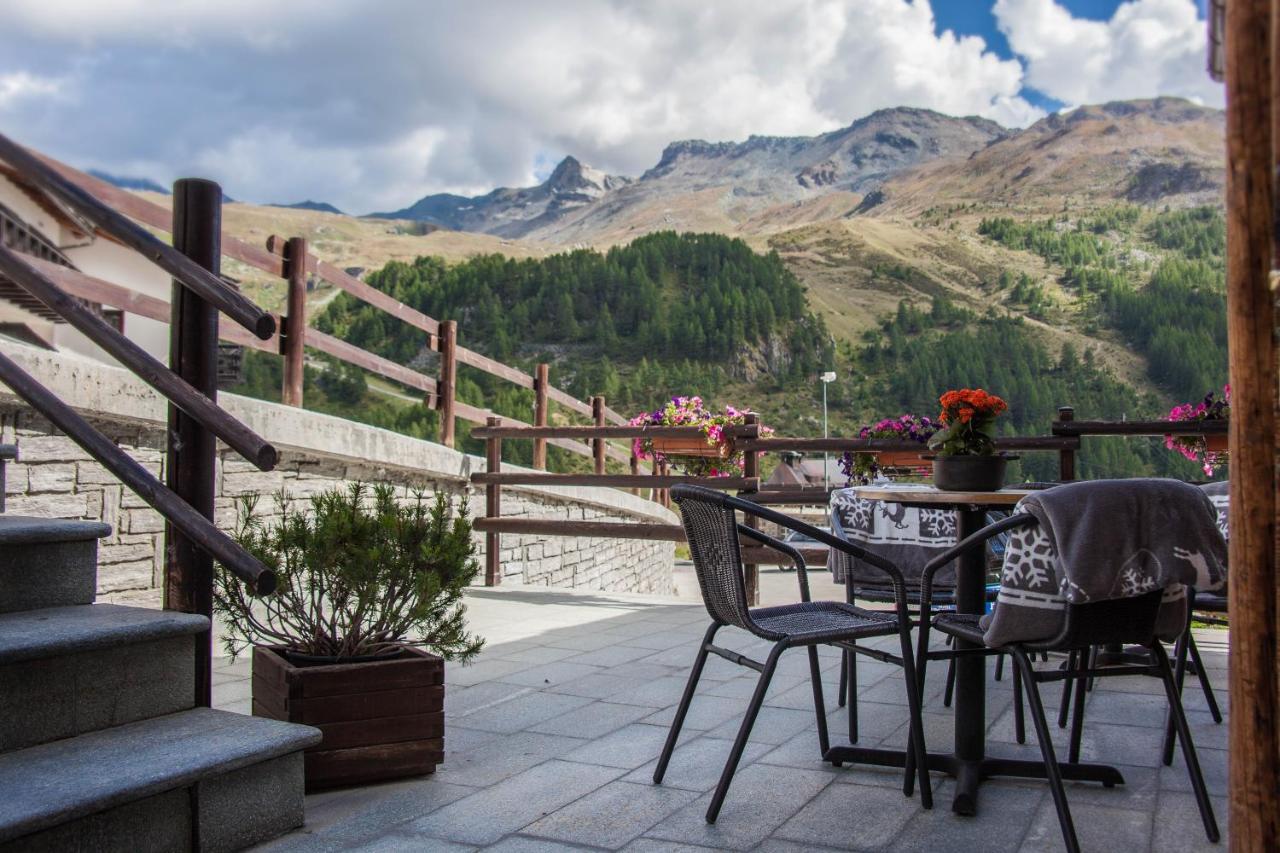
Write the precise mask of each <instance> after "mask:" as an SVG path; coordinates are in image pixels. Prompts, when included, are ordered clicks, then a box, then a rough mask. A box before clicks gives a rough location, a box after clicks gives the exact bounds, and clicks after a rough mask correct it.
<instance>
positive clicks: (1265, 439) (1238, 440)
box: [1225, 0, 1280, 851]
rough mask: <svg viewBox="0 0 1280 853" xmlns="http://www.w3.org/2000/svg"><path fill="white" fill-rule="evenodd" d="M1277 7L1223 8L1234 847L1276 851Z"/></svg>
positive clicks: (1249, 3) (1250, 1) (1279, 813)
mask: <svg viewBox="0 0 1280 853" xmlns="http://www.w3.org/2000/svg"><path fill="white" fill-rule="evenodd" d="M1274 5H1275V4H1274V3H1273V2H1269V0H1231V2H1229V3H1227V8H1226V32H1225V41H1226V78H1227V79H1226V84H1227V116H1226V125H1227V186H1226V220H1227V332H1228V336H1229V344H1230V345H1229V364H1230V368H1231V426H1230V449H1231V486H1230V501H1231V504H1230V505H1231V509H1230V525H1231V539H1230V543H1229V560H1230V565H1231V583H1230V585H1229V587H1228V595H1229V598H1230V600H1229V605H1228V606H1229V608H1230V611H1231V656H1230V696H1231V723H1230V726H1229V734H1228V737H1229V746H1230V758H1229V761H1228V767H1229V774H1230V780H1229V789H1228V790H1229V803H1230V809H1231V816H1230V820H1229V823H1230V827H1231V849H1232V850H1235V851H1246V850H1277V849H1280V726H1277V720H1278V719H1280V684H1278V682H1277V678H1278V676H1277V648H1278V643H1277V641H1278V640H1280V636H1278V634H1277V601H1276V598H1277V574H1276V531H1277V521H1276V485H1277V484H1276V467H1275V466H1276V452H1275V447H1276V403H1277V401H1276V350H1275V343H1274V334H1275V308H1274V303H1273V299H1274V297H1273V294H1272V292H1271V289H1270V286H1269V281H1270V271H1271V259H1272V230H1273V216H1274V213H1275V210H1274V202H1275V199H1274V196H1273V192H1274V188H1273V181H1274V179H1275V173H1274V161H1273V158H1274V156H1275V150H1276V149H1275V144H1274V143H1275V140H1273V138H1272V116H1271V108H1272V104H1273V98H1274V97H1275V93H1273V91H1272V67H1271V49H1272V48H1271V43H1270V38H1271V37H1272V36H1273V35H1274V34H1273V33H1272V26H1273V6H1274Z"/></svg>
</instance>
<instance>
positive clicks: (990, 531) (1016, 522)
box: [920, 512, 1039, 619]
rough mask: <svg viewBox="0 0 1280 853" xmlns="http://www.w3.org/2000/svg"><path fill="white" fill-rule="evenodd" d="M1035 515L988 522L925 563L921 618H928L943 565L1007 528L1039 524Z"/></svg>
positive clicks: (984, 543)
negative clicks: (934, 589)
mask: <svg viewBox="0 0 1280 853" xmlns="http://www.w3.org/2000/svg"><path fill="white" fill-rule="evenodd" d="M1038 523H1039V522H1038V521H1037V520H1036V517H1035V516H1034V515H1031V514H1030V513H1026V512H1020V513H1018V514H1016V515H1011V516H1009V517H1008V518H1002V519H1000V520H999V521H996V522H993V523H991V524H988V525H987V526H986V527H984V528H982V529H981V530H979V531H978V532H976V533H973V534H971V535H969V536H966V537H965V538H964V539H962V540H960V541H959V542H957V543H956V544H954V545H952V546H951V547H950V548H948V549H947V550H945V551H943V552H942V553H941V554H939V555H938V556H936V557H934V558H933V559H932V560H930V561H929V562H928V563H926V564H925V567H924V570H923V571H921V573H920V616H921V619H924V618H927V614H928V613H929V610H930V608H931V607H932V606H933V576H934V575H936V574H937V573H938V570H939V569H941V568H942V567H943V566H945V565H947V564H948V563H950V562H951V561H952V560H955V559H956V558H958V557H962V556H964V555H965V554H968V553H969V552H971V551H973V550H974V549H975V548H981V547H983V546H985V545H986V542H987V540H988V539H990V538H991V537H993V536H998V535H999V534H1001V533H1004V532H1005V531H1006V530H1012V529H1013V528H1015V527H1024V526H1027V525H1031V524H1038Z"/></svg>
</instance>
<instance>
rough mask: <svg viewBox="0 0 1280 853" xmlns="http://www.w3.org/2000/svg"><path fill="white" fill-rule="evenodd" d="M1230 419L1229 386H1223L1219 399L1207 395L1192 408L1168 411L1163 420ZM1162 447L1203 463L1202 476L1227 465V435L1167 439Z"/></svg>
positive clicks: (1170, 437)
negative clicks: (1219, 466)
mask: <svg viewBox="0 0 1280 853" xmlns="http://www.w3.org/2000/svg"><path fill="white" fill-rule="evenodd" d="M1230 417H1231V386H1230V385H1224V386H1222V396H1221V397H1218V396H1217V394H1215V393H1214V392H1212V391H1210V392H1209V393H1208V394H1205V395H1204V399H1203V400H1201V401H1200V402H1199V403H1196V404H1195V405H1194V406H1193V405H1192V404H1190V403H1182V404H1181V405H1178V406H1174V407H1173V408H1172V409H1170V410H1169V416H1168V417H1167V418H1166V420H1169V421H1176V422H1186V421H1226V420H1228V419H1229V418H1230ZM1164 446H1165V447H1166V448H1168V449H1169V450H1176V451H1178V452H1179V453H1181V454H1182V455H1183V456H1185V457H1187V458H1188V459H1190V460H1191V461H1192V462H1201V461H1203V465H1202V467H1203V469H1204V473H1205V476H1208V477H1212V476H1213V471H1214V468H1215V467H1217V466H1218V465H1225V464H1226V463H1227V434H1226V433H1225V432H1215V433H1208V434H1200V435H1166V436H1165V437H1164Z"/></svg>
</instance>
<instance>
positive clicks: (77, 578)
mask: <svg viewBox="0 0 1280 853" xmlns="http://www.w3.org/2000/svg"><path fill="white" fill-rule="evenodd" d="M110 532H111V529H110V528H109V527H108V526H107V525H105V524H101V523H98V522H88V521H64V520H48V519H40V518H28V517H19V516H10V515H0V853H10V852H11V851H34V850H42V851H43V850H75V851H131V853H133V851H150V850H157V851H160V850H163V851H172V850H201V851H224V850H239V849H241V848H244V847H247V846H249V845H252V844H255V843H258V842H260V841H264V840H266V839H269V838H272V837H274V836H276V835H279V834H281V833H283V832H286V831H288V830H290V829H293V828H295V827H298V826H300V825H301V824H302V819H303V776H302V770H303V767H302V750H303V749H305V748H306V747H308V746H311V745H312V744H314V743H317V742H319V740H320V732H319V731H318V730H316V729H313V728H310V727H308V726H296V725H291V724H288V723H280V722H276V721H273V720H266V719H260V718H257V717H247V716H244V715H240V714H232V713H227V712H224V711H214V710H212V709H209V708H197V707H195V687H194V665H195V647H196V646H195V639H194V638H195V635H196V634H199V633H200V632H202V631H204V630H207V629H208V627H209V623H208V620H207V619H205V618H204V617H203V616H195V615H190V614H185V613H174V612H167V611H157V610H149V609H144V608H137V607H125V606H119V605H111V604H95V603H94V593H95V588H96V582H97V547H98V539H100V538H101V537H104V536H107V535H108V534H109V533H110Z"/></svg>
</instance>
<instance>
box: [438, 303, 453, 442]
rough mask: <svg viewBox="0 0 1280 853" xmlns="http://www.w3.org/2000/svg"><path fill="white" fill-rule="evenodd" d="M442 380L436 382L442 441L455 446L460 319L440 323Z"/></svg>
mask: <svg viewBox="0 0 1280 853" xmlns="http://www.w3.org/2000/svg"><path fill="white" fill-rule="evenodd" d="M439 347H440V381H439V382H438V383H437V384H436V394H437V395H439V399H438V400H437V406H438V407H439V410H440V443H441V444H443V445H444V446H445V447H453V440H454V432H453V430H454V415H453V403H454V400H455V399H457V393H458V321H457V320H445V321H444V322H442V323H441V324H440V340H439Z"/></svg>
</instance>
